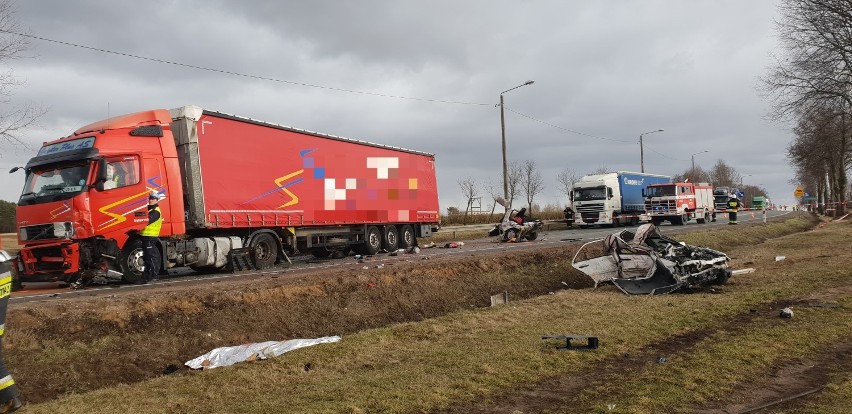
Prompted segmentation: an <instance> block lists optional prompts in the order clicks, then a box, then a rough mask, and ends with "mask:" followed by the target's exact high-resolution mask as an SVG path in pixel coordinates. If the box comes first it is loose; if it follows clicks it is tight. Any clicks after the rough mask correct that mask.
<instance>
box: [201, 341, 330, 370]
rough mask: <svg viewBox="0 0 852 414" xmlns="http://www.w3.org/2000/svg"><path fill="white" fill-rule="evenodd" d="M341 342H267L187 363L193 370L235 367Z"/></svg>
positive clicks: (224, 350) (229, 348)
mask: <svg viewBox="0 0 852 414" xmlns="http://www.w3.org/2000/svg"><path fill="white" fill-rule="evenodd" d="M339 340H340V337H339V336H324V337H322V338H316V339H290V340H288V341H266V342H258V343H253V344H245V345H238V346H226V347H222V348H216V349H214V350H212V351H210V352H208V353H206V354H204V355H202V356H200V357H198V358H195V359H191V360H189V361H186V363H184V365H186V366H188V367H190V368H192V369H210V368H218V367H226V366H228V365H234V364H236V363H238V362H244V361H254V360H256V359H267V358H272V357H277V356H278V355H281V354H283V353H285V352H290V351H293V350H296V349H299V348H305V347H308V346H314V345H319V344H328V343H332V342H337V341H339Z"/></svg>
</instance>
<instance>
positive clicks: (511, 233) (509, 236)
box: [503, 229, 518, 242]
mask: <svg viewBox="0 0 852 414" xmlns="http://www.w3.org/2000/svg"><path fill="white" fill-rule="evenodd" d="M512 240H514V241H518V230H517V229H509V230H506V232H505V233H503V241H504V242H507V241H512Z"/></svg>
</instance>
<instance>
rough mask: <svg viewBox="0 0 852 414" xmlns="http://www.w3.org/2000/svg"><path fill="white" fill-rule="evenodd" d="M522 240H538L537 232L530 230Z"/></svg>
mask: <svg viewBox="0 0 852 414" xmlns="http://www.w3.org/2000/svg"><path fill="white" fill-rule="evenodd" d="M524 238H525V239H527V240H535V239H537V238H538V232H537V231H535V230H530V231H528V232H527V234H525V235H524Z"/></svg>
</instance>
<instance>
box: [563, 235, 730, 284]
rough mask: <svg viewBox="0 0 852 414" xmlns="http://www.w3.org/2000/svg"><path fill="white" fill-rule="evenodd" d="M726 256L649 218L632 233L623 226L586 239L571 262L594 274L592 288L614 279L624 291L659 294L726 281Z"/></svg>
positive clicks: (590, 274)
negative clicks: (667, 231)
mask: <svg viewBox="0 0 852 414" xmlns="http://www.w3.org/2000/svg"><path fill="white" fill-rule="evenodd" d="M601 244H602V245H603V246H601ZM601 247H602V250H601V249H600V248H601ZM729 260H730V259H729V258H728V256H727V255H726V254H724V253H722V252H719V251H716V250H713V249H708V248H705V247H698V246H691V245H688V244H685V243H682V242H679V241H677V240H674V239H671V238H669V237H666V236H663V235H662V234H660V232H659V231H658V230H657V228H656V226H654V225H653V224H650V223H649V224H644V225H642V226H639V228H637V229H636V233H635V234H634V233H633V232H631V231H630V230H622V231H620V232H618V233H614V234H611V235H609V236H607V237H606V238H604V239H601V240H595V241H592V242H589V243H586V244H584V245H583V246H582V247H580V249H579V250H578V251H577V254H575V255H574V259H573V260H572V262H571V265H572V266H573V267H574V268H575V269H577V270H579V271H580V272H583V273H584V274H585V275H587V276H589V277H590V278H592V280H594V282H595V287H597V286H598V285H599V284H600V283H604V282H612V283H613V284H614V285H615V286H616V287H618V288H619V289H621V291H622V292H624V293H626V294H628V295H662V294H666V293H670V292H674V291H675V290H678V289H680V288H682V287H698V286H706V285H721V284H724V283H725V282H727V281H728V278H729V277H730V276H731V270H730V269H729V268H728V261H729Z"/></svg>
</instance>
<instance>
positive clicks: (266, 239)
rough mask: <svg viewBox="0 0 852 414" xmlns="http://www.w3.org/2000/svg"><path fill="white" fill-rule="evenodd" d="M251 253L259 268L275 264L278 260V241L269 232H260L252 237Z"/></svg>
mask: <svg viewBox="0 0 852 414" xmlns="http://www.w3.org/2000/svg"><path fill="white" fill-rule="evenodd" d="M250 247H251V255H252V259H254V265H255V266H257V268H258V269H266V268H269V267H272V266H273V265H275V262H276V261H277V260H278V242H276V241H275V238H274V237H272V235H271V234H269V233H260V234H258V235H256V236H254V237H253V238H252V239H251V244H250Z"/></svg>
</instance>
